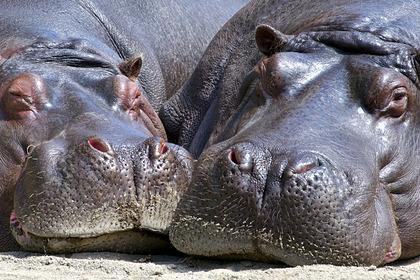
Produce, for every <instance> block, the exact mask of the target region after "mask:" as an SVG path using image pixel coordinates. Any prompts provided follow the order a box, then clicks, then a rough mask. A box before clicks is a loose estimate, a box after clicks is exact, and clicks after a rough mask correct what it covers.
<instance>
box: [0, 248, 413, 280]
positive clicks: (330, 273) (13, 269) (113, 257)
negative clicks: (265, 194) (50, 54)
mask: <svg viewBox="0 0 420 280" xmlns="http://www.w3.org/2000/svg"><path fill="white" fill-rule="evenodd" d="M145 278H147V279H188V280H192V279H270V280H271V279H334V280H339V279H363V280H365V279H414V280H420V258H416V259H413V260H409V261H403V262H397V263H395V264H392V265H389V266H385V267H381V268H376V267H336V266H331V265H313V266H298V267H285V266H281V265H273V264H262V263H256V262H249V261H242V262H223V261H215V260H205V259H197V258H192V257H184V256H165V255H154V256H145V255H126V254H114V253H80V254H72V255H59V256H48V255H40V254H31V253H25V252H8V253H1V254H0V279H1V280H9V279H24V280H26V279H37V280H40V279H54V280H58V279H69V280H70V279H71V280H75V279H98V280H104V279H145Z"/></svg>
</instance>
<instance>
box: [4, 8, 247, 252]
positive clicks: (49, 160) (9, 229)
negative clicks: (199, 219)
mask: <svg viewBox="0 0 420 280" xmlns="http://www.w3.org/2000/svg"><path fill="white" fill-rule="evenodd" d="M216 2H217V3H213V4H214V5H213V4H212V5H205V4H208V3H207V2H205V4H203V3H204V2H200V1H196V2H194V3H190V1H183V0H181V1H176V2H167V1H129V0H128V1H119V2H118V3H111V2H101V1H55V2H54V3H52V2H50V1H38V2H37V5H35V6H34V5H33V3H32V2H31V1H21V2H20V3H19V5H16V3H14V2H13V1H7V0H5V1H2V2H1V6H2V10H1V11H0V14H1V18H2V21H1V24H0V135H1V137H0V180H1V181H0V201H1V203H0V251H8V250H17V249H20V248H23V249H25V250H30V251H38V252H51V253H64V252H76V251H86V250H94V251H98V250H108V251H123V252H149V251H153V250H163V249H165V250H167V249H168V248H169V249H171V247H170V245H169V244H168V237H167V234H168V230H167V227H168V224H169V222H170V221H171V219H172V215H173V211H174V209H175V206H176V204H177V202H178V200H179V199H180V196H181V194H182V193H183V192H184V191H185V188H186V186H187V184H188V182H189V181H190V178H191V170H192V166H191V164H192V159H191V157H190V155H189V153H188V152H187V151H186V150H185V149H183V148H181V147H178V146H176V145H174V144H169V143H167V142H166V138H167V137H166V133H165V131H164V128H163V125H162V123H161V121H160V119H159V117H158V115H157V114H156V111H155V110H158V109H159V108H160V106H161V105H162V103H163V102H164V101H165V100H166V99H167V98H169V97H170V96H172V95H173V93H174V92H175V90H176V89H177V88H178V87H180V85H181V84H182V82H183V81H184V80H185V79H186V77H187V76H188V75H189V73H190V72H191V71H192V70H193V66H194V65H195V64H196V63H197V61H198V59H199V58H200V56H201V54H202V52H203V51H204V49H205V46H206V45H207V43H208V42H209V41H210V39H211V37H212V36H213V35H214V34H215V33H216V32H217V30H218V28H219V27H220V26H221V25H222V24H223V23H224V22H225V21H226V20H227V19H228V18H229V17H230V16H231V15H232V14H233V13H234V12H235V11H237V10H238V9H240V8H241V7H242V6H243V5H244V3H245V2H246V1H242V0H232V1H216ZM219 2H220V3H219ZM57 11H61V12H57ZM34 15H36V16H34ZM12 234H13V236H12ZM13 237H14V238H13ZM16 241H17V243H16ZM18 244H19V245H18Z"/></svg>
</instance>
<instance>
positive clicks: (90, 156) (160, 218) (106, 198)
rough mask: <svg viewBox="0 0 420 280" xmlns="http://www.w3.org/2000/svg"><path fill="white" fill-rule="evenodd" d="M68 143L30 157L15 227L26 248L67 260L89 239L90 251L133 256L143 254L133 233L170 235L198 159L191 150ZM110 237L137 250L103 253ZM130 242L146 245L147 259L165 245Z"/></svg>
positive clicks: (44, 147) (100, 140) (138, 142)
mask: <svg viewBox="0 0 420 280" xmlns="http://www.w3.org/2000/svg"><path fill="white" fill-rule="evenodd" d="M65 136H66V135H65V134H62V135H60V136H59V137H56V138H55V139H53V140H50V141H47V142H45V143H43V144H41V145H39V146H37V147H35V148H34V149H33V150H32V151H31V154H30V155H29V156H28V159H27V162H26V165H25V170H24V172H23V173H22V176H21V178H20V181H19V182H18V185H17V189H16V195H15V203H14V209H15V210H14V213H13V222H12V223H11V225H12V229H13V228H15V229H14V230H13V232H14V235H15V238H16V240H17V241H18V242H19V243H20V245H21V246H23V247H24V248H25V249H27V250H35V251H43V250H44V249H43V248H42V247H46V250H47V251H49V252H66V251H67V250H69V251H74V250H84V248H85V247H84V246H77V245H76V244H75V242H76V243H77V244H79V241H77V240H81V239H90V241H89V242H88V241H84V242H85V243H86V244H87V243H89V247H88V248H85V249H89V250H92V249H93V250H95V249H98V250H105V249H111V250H114V249H116V250H118V251H121V250H122V251H130V252H131V251H133V248H134V251H135V250H136V249H135V248H139V246H137V245H135V244H134V245H133V244H131V243H130V242H128V241H127V240H131V239H133V238H134V237H133V236H137V234H134V235H133V233H132V231H136V232H141V233H142V236H143V235H144V232H146V235H147V234H148V233H147V232H149V233H150V232H152V233H156V234H157V235H158V236H160V235H161V236H165V235H166V234H167V227H168V226H169V223H170V222H171V220H172V215H173V212H174V210H175V208H176V206H177V203H178V201H179V199H180V196H181V195H182V194H183V193H184V191H185V189H186V187H187V184H188V183H189V181H190V178H191V170H192V167H191V165H192V158H191V157H190V155H189V153H188V152H187V151H186V150H184V149H183V148H181V147H178V146H176V145H172V144H169V143H167V142H166V141H164V140H163V139H161V138H159V137H150V138H146V139H142V138H137V137H134V136H133V137H128V138H124V139H119V138H118V137H113V138H110V137H107V136H100V135H92V136H81V137H65ZM124 232H130V233H127V234H128V235H127V236H128V237H127V238H124V237H123V236H121V235H122V234H121V233H124ZM106 235H110V236H113V238H118V240H123V241H124V242H125V243H127V244H128V243H130V244H131V245H130V244H128V245H127V244H126V245H127V246H125V248H126V249H127V250H125V249H124V248H114V247H109V248H108V247H106V248H103V246H102V245H101V243H102V244H103V242H104V239H105V237H104V236H106ZM69 238H70V239H69ZM72 238H73V239H74V240H76V241H74V242H73V241H71V240H72ZM135 238H140V237H138V236H137V237H135ZM135 238H134V239H135ZM147 238H149V237H147ZM62 239H66V241H65V242H64V241H63V242H62ZM40 240H41V241H42V242H40ZM95 240H97V243H98V248H96V247H95V244H96V243H95V242H96V241H95ZM147 240H149V239H147ZM132 242H134V243H138V244H142V245H141V248H139V250H140V251H142V252H144V251H148V250H149V249H150V250H153V249H154V248H152V247H153V246H154V245H153V244H157V246H160V247H161V245H162V242H157V243H150V244H148V242H147V241H146V242H144V243H145V244H146V245H145V244H143V242H139V240H132ZM112 243H113V244H114V245H115V244H118V243H117V242H110V245H109V246H111V245H112ZM48 244H49V245H48ZM57 244H58V245H57ZM114 245H112V246H114ZM115 246H117V245H115ZM150 246H151V247H150ZM117 247H118V246H117Z"/></svg>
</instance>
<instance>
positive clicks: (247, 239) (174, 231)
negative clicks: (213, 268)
mask: <svg viewBox="0 0 420 280" xmlns="http://www.w3.org/2000/svg"><path fill="white" fill-rule="evenodd" d="M285 11H287V12H285ZM396 11H397V12H396ZM419 11H420V6H419V5H418V3H417V2H416V1H408V2H407V1H404V3H403V2H402V1H386V0H383V1H364V2H363V5H360V3H359V2H358V1H345V0H342V1H317V2H313V1H269V0H267V1H251V2H250V3H249V4H248V5H247V6H246V7H245V8H244V9H242V10H241V11H240V12H239V13H237V14H236V15H235V17H233V18H232V19H231V20H230V21H229V22H228V23H227V24H226V25H225V26H224V28H223V29H222V30H221V31H220V32H219V33H218V35H217V36H216V37H215V38H214V39H213V41H212V42H211V44H210V45H209V47H208V49H207V51H206V54H205V55H204V57H203V58H202V60H201V62H200V64H199V65H198V66H197V68H196V70H195V71H194V73H193V74H192V76H191V78H190V79H189V80H188V81H187V82H186V83H185V85H184V86H183V88H182V90H181V91H180V92H179V93H178V95H177V96H175V97H173V98H172V99H171V100H170V101H169V102H168V103H167V104H165V105H164V107H163V108H162V109H161V111H160V117H161V119H162V120H163V123H164V125H165V128H166V130H167V133H168V137H169V139H170V140H172V141H177V142H178V143H179V144H181V145H183V146H184V147H186V148H187V149H188V150H189V151H191V152H192V154H193V155H194V156H196V157H197V158H198V162H197V165H196V168H195V170H194V173H193V180H192V183H191V185H190V188H189V189H188V191H187V192H186V193H185V195H184V196H183V197H182V199H181V201H180V203H179V205H178V207H177V210H176V213H175V217H174V221H173V223H172V225H171V228H170V240H171V242H172V244H174V246H175V247H176V248H177V249H178V250H180V251H182V252H184V253H187V254H193V255H203V256H214V257H222V258H236V259H237V258H239V259H257V260H265V261H281V262H285V263H287V264H290V265H303V264H313V263H328V264H336V265H383V264H386V263H389V262H392V261H394V260H396V259H399V258H410V257H414V256H418V255H419V254H420V247H419V246H420V245H419V244H420V235H419V229H420V219H419V218H418V212H419V211H420V173H419V169H418V168H416V166H418V164H419V160H420V158H419V156H418V155H419V154H420V153H419V144H420V142H419V135H420V134H419V128H420V127H419V124H420V115H419V108H420V107H419V106H420V103H419V101H420V98H419V94H420V93H419V88H420V85H419V72H418V71H419V67H418V65H419V62H418V61H419V56H418V49H419V46H420V40H419V33H418V30H419V28H418V27H419V26H420V22H419V21H418V18H417V17H415V16H413V15H415V14H417V13H418V12H419ZM226 38H229V39H226ZM187 108H188V109H187ZM209 209H211V211H210V210H209Z"/></svg>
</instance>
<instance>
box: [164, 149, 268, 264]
mask: <svg viewBox="0 0 420 280" xmlns="http://www.w3.org/2000/svg"><path fill="white" fill-rule="evenodd" d="M249 146H250V145H248V144H240V145H237V146H236V147H235V148H234V149H227V150H225V151H224V152H219V150H218V149H219V147H212V148H211V149H212V150H214V152H211V151H208V152H207V153H206V154H205V155H204V156H202V157H201V158H200V160H199V162H198V163H197V167H196V168H195V170H194V173H193V180H192V182H191V187H190V188H188V190H187V192H186V193H185V194H184V196H183V197H182V198H181V201H180V202H179V204H178V208H177V209H176V211H175V216H174V219H173V222H172V224H171V226H170V231H169V237H170V240H171V243H172V244H173V245H174V246H175V248H177V249H178V250H180V251H182V252H184V253H187V254H192V255H203V256H222V257H224V258H236V257H240V256H244V255H246V256H248V257H251V258H254V259H259V260H264V257H261V256H259V255H258V254H257V253H256V252H255V247H254V245H255V244H254V239H255V229H256V221H257V217H258V212H259V207H261V205H262V204H261V203H262V200H261V197H262V196H261V192H262V191H263V189H264V188H263V187H261V188H254V187H252V186H258V185H264V182H265V181H266V179H267V169H266V168H258V169H257V168H254V165H253V164H252V163H250V162H249V161H248V159H249V158H247V155H245V154H243V153H241V152H242V151H244V150H246V148H247V147H249ZM255 152H256V153H255V154H256V155H255V157H254V158H253V161H254V160H255V161H257V162H261V163H263V162H265V163H269V162H270V155H269V153H267V152H266V151H255Z"/></svg>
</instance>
